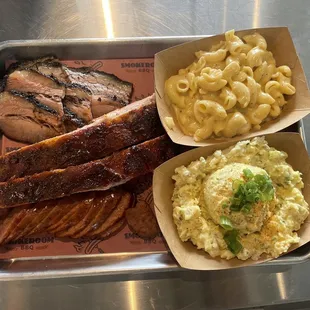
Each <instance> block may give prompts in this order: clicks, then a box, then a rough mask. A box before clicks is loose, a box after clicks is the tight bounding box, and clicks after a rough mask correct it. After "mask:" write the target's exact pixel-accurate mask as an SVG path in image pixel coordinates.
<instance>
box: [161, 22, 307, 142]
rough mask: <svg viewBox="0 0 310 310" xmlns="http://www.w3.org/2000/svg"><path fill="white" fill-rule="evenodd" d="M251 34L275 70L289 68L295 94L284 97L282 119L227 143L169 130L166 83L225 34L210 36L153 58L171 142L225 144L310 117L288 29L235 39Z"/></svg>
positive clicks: (163, 117)
mask: <svg viewBox="0 0 310 310" xmlns="http://www.w3.org/2000/svg"><path fill="white" fill-rule="evenodd" d="M254 31H258V32H259V33H260V34H261V35H263V36H264V37H265V39H266V41H267V44H268V50H269V51H271V52H272V53H273V55H274V57H275V59H276V63H277V66H280V65H288V66H289V67H290V68H291V69H292V84H293V85H294V86H295V88H296V94H295V95H293V96H288V97H287V99H288V103H287V104H286V105H285V108H284V110H283V112H282V113H281V115H280V116H279V117H278V118H277V119H275V120H273V121H270V122H266V124H264V125H262V128H261V130H259V131H255V132H250V133H248V134H244V135H242V136H236V137H234V138H228V139H227V138H216V139H215V138H210V139H207V140H204V141H200V142H196V141H194V139H193V138H192V137H189V136H185V135H184V134H183V133H182V131H181V129H180V128H179V127H178V125H177V124H176V126H175V128H174V129H173V130H171V129H169V127H168V126H167V124H166V122H165V117H167V116H173V113H172V109H170V107H169V105H168V100H166V101H165V94H164V85H165V81H166V80H167V79H168V78H169V77H170V76H172V75H175V74H177V73H178V70H179V69H181V68H186V67H187V66H188V65H190V64H191V63H192V62H193V61H195V54H194V53H195V52H197V51H199V50H205V51H208V50H209V49H210V47H211V46H212V45H213V44H216V43H219V42H220V41H221V40H224V34H221V35H216V36H211V37H207V38H204V39H200V40H196V41H192V42H189V43H185V44H181V45H177V46H175V47H172V48H169V49H166V50H164V51H161V52H159V53H157V54H156V55H155V93H156V102H157V108H158V113H159V116H160V119H161V122H162V124H163V126H164V128H165V130H166V131H167V133H168V135H169V136H170V138H171V140H172V141H173V142H175V143H178V144H183V145H192V146H207V145H214V144H219V143H222V142H226V141H238V140H241V139H246V138H250V137H254V136H257V135H261V134H269V133H274V132H277V131H280V130H282V129H284V128H286V127H288V126H290V125H292V124H293V123H295V122H297V121H299V120H300V119H302V118H303V117H305V116H306V115H307V114H309V113H310V93H309V89H308V84H307V81H306V77H305V74H304V71H303V68H302V65H301V63H300V60H299V58H298V56H297V53H296V50H295V47H294V43H293V40H292V37H291V35H290V32H289V30H288V28H286V27H276V28H257V29H248V30H242V31H236V35H238V36H240V37H242V36H244V35H246V34H251V33H254Z"/></svg>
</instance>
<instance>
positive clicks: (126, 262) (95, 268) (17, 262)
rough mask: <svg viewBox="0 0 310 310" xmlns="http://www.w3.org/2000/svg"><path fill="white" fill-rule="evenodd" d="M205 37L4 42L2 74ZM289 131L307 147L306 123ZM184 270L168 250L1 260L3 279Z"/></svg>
mask: <svg viewBox="0 0 310 310" xmlns="http://www.w3.org/2000/svg"><path fill="white" fill-rule="evenodd" d="M199 38H201V37H199V36H190V37H153V38H123V39H113V40H106V39H90V40H89V39H88V40H84V39H78V40H30V41H6V42H2V43H0V74H1V75H3V74H4V70H5V61H7V60H24V59H29V58H35V57H40V56H44V55H57V57H59V58H60V59H63V60H86V59H87V60H91V59H116V58H119V59H121V58H127V59H128V58H150V57H153V56H154V54H155V53H157V52H159V51H161V50H163V49H166V48H168V47H171V46H174V45H177V44H181V43H184V42H187V41H190V40H194V39H199ZM286 131H295V132H299V133H300V134H301V136H302V138H303V140H304V142H305V144H306V139H305V135H304V133H305V131H304V127H303V122H302V121H300V122H298V123H296V124H294V125H293V126H291V127H289V128H288V129H286ZM308 258H310V244H308V245H304V246H303V247H301V248H299V249H298V250H295V251H293V252H292V253H289V254H287V255H284V256H282V257H280V258H278V259H276V260H272V261H270V262H267V263H264V264H260V265H259V266H266V265H268V266H280V265H282V266H283V265H287V264H295V263H300V262H304V261H305V260H306V259H308ZM178 269H181V268H180V267H179V266H178V265H177V263H176V261H175V260H174V258H173V256H172V255H171V253H169V252H168V251H161V252H148V253H141V252H140V253H116V254H96V255H72V256H49V257H34V258H17V259H5V260H0V279H1V280H16V279H30V278H31V279H33V278H55V277H73V276H84V275H99V274H109V275H111V274H113V275H114V274H124V273H135V274H136V273H143V272H148V273H151V272H156V271H171V270H178Z"/></svg>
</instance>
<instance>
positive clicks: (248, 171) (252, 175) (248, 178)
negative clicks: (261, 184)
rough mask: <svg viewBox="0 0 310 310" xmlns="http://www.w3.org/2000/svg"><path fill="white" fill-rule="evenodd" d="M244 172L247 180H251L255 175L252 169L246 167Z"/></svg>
mask: <svg viewBox="0 0 310 310" xmlns="http://www.w3.org/2000/svg"><path fill="white" fill-rule="evenodd" d="M243 174H244V176H245V178H246V179H247V180H251V179H253V177H254V174H253V172H252V171H251V170H250V169H244V170H243Z"/></svg>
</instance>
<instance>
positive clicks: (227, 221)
mask: <svg viewBox="0 0 310 310" xmlns="http://www.w3.org/2000/svg"><path fill="white" fill-rule="evenodd" d="M220 225H221V226H222V227H223V228H224V229H225V230H233V225H232V223H231V221H230V219H229V218H228V217H227V216H221V217H220Z"/></svg>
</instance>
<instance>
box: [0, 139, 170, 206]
mask: <svg viewBox="0 0 310 310" xmlns="http://www.w3.org/2000/svg"><path fill="white" fill-rule="evenodd" d="M173 155H174V146H173V144H172V142H171V141H170V140H169V138H168V137H167V136H166V135H164V136H161V137H158V138H155V139H152V140H149V141H146V142H143V143H141V144H138V145H135V146H132V147H129V148H127V149H125V150H123V151H119V152H117V153H113V154H112V155H111V156H108V157H105V158H103V159H99V160H95V161H91V162H88V163H85V164H82V165H78V166H70V167H68V168H65V169H57V170H52V171H45V172H42V173H38V174H34V175H32V176H26V177H23V178H17V179H12V180H9V181H8V182H2V183H0V208H5V207H14V206H18V205H23V204H28V203H35V202H38V201H44V200H49V199H55V198H58V197H63V196H70V195H72V194H74V193H79V192H86V191H91V190H98V189H101V190H107V189H109V188H111V187H115V186H118V185H120V184H124V183H126V182H127V181H129V180H131V179H133V178H136V177H138V176H140V175H142V174H145V173H148V172H150V171H153V170H154V169H155V168H156V167H157V166H159V165H160V164H161V163H163V162H164V161H166V160H167V159H169V158H171V157H172V156H173Z"/></svg>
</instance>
